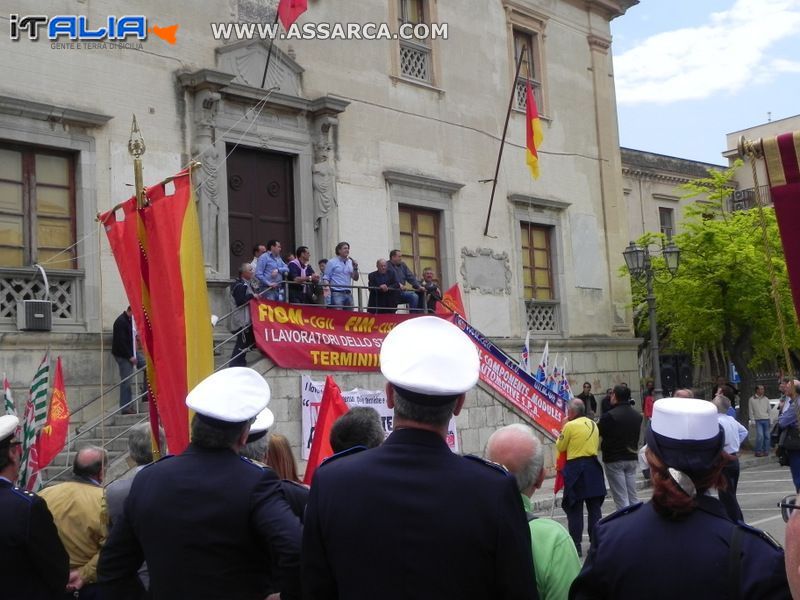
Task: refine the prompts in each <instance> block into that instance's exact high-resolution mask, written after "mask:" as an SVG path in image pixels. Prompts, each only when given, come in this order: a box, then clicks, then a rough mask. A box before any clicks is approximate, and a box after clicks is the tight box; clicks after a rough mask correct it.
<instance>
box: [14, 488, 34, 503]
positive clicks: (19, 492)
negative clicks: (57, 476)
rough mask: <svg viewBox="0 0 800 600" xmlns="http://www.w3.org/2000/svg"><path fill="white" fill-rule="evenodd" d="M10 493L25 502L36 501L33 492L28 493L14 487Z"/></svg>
mask: <svg viewBox="0 0 800 600" xmlns="http://www.w3.org/2000/svg"><path fill="white" fill-rule="evenodd" d="M11 492H12V493H13V494H14V495H15V496H18V497H20V498H24V499H25V501H26V502H33V501H34V500H35V499H36V497H37V496H36V494H34V493H33V492H29V491H28V490H23V489H22V488H21V487H18V486H16V485H14V486H11Z"/></svg>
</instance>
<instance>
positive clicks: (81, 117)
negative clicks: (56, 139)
mask: <svg viewBox="0 0 800 600" xmlns="http://www.w3.org/2000/svg"><path fill="white" fill-rule="evenodd" d="M0 114H6V115H12V116H15V117H27V118H29V119H35V120H37V121H48V122H50V123H62V124H64V125H75V126H78V127H102V126H103V125H105V124H106V123H108V122H109V121H110V120H111V119H112V118H113V117H111V116H110V115H104V114H101V113H96V112H91V111H88V110H78V109H75V108H67V107H64V106H58V105H56V104H47V103H44V102H35V101H33V100H28V99H24V98H14V97H13V96H0Z"/></svg>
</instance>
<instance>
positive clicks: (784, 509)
mask: <svg viewBox="0 0 800 600" xmlns="http://www.w3.org/2000/svg"><path fill="white" fill-rule="evenodd" d="M796 502H797V495H796V494H792V495H790V496H786V497H785V498H784V499H783V500H781V501H780V502H778V508H780V509H781V517H783V521H784V523H788V522H789V517H791V516H792V511H793V510H797V509H798V508H800V506H798V505H797V504H796Z"/></svg>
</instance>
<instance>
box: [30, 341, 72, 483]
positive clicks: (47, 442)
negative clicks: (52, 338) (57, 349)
mask: <svg viewBox="0 0 800 600" xmlns="http://www.w3.org/2000/svg"><path fill="white" fill-rule="evenodd" d="M68 431H69V406H68V405H67V394H66V390H65V388H64V373H63V372H62V370H61V357H60V356H59V357H58V359H57V360H56V376H55V380H54V381H53V395H52V397H51V398H50V408H49V409H48V410H47V421H45V424H44V427H42V430H41V431H40V432H39V437H38V438H37V440H36V452H37V462H38V464H37V468H38V469H39V470H41V469H44V468H45V467H46V466H47V465H49V464H50V463H51V462H52V460H53V459H54V458H55V457H56V456H58V453H59V452H61V450H62V449H63V448H64V444H66V442H67V432H68Z"/></svg>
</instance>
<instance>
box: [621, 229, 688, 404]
mask: <svg viewBox="0 0 800 600" xmlns="http://www.w3.org/2000/svg"><path fill="white" fill-rule="evenodd" d="M653 255H655V256H658V255H661V257H662V258H663V259H664V266H663V267H660V266H658V267H654V266H653V261H652V257H651V254H650V249H649V247H648V246H638V245H637V244H636V243H634V242H631V243H630V245H629V246H628V247H627V248H626V249H625V250H624V252H623V253H622V256H623V257H624V258H625V264H626V265H627V267H628V272H629V273H630V274H631V277H633V278H634V279H636V280H637V281H641V282H644V283H646V285H647V308H648V312H649V318H650V344H651V348H652V354H653V375H654V377H653V382H654V383H655V386H656V389H655V390H654V393H655V399H656V400H658V399H659V398H661V396H662V394H663V391H662V389H661V360H660V356H659V352H658V325H657V323H656V297H655V294H654V293H653V281H658V282H660V283H668V282H670V281H672V279H673V278H674V277H675V274H676V273H677V272H678V265H679V264H680V261H681V251H680V249H679V248H678V247H677V246H676V245H675V244H674V243H673V242H670V243H669V244H667V245H666V246H664V247H662V249H661V250H656V251H654V252H653Z"/></svg>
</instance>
